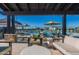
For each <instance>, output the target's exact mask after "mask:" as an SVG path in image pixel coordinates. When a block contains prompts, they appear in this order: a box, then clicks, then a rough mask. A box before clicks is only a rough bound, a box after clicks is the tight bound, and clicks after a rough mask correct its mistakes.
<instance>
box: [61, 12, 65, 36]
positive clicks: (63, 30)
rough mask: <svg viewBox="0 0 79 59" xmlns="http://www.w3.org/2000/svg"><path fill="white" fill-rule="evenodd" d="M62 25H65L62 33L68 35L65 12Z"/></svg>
mask: <svg viewBox="0 0 79 59" xmlns="http://www.w3.org/2000/svg"><path fill="white" fill-rule="evenodd" d="M62 25H63V27H62V34H63V35H66V13H64V15H63V21H62Z"/></svg>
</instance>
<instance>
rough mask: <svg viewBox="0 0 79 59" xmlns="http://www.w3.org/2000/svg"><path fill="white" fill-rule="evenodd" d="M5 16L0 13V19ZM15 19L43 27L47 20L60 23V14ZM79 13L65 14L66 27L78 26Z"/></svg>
mask: <svg viewBox="0 0 79 59" xmlns="http://www.w3.org/2000/svg"><path fill="white" fill-rule="evenodd" d="M4 18H6V16H4V15H1V14H0V19H4ZM16 20H17V21H19V22H21V23H22V24H29V25H31V26H36V27H43V26H44V24H45V23H47V22H49V21H56V22H60V23H62V20H63V18H62V16H61V15H38V16H37V15H34V16H33V15H30V16H16ZM78 26H79V15H67V27H78Z"/></svg>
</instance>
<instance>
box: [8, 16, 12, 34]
mask: <svg viewBox="0 0 79 59" xmlns="http://www.w3.org/2000/svg"><path fill="white" fill-rule="evenodd" d="M10 21H11V18H10V15H8V16H7V33H8V34H9V33H10V31H11V28H10Z"/></svg>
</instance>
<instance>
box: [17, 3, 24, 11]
mask: <svg viewBox="0 0 79 59" xmlns="http://www.w3.org/2000/svg"><path fill="white" fill-rule="evenodd" d="M16 7H17V9H18V10H20V11H23V10H22V8H21V7H20V5H19V4H18V3H16Z"/></svg>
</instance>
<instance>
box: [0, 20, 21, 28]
mask: <svg viewBox="0 0 79 59" xmlns="http://www.w3.org/2000/svg"><path fill="white" fill-rule="evenodd" d="M21 25H22V24H21V23H20V22H18V21H15V28H16V27H18V26H21ZM0 27H7V19H0Z"/></svg>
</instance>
